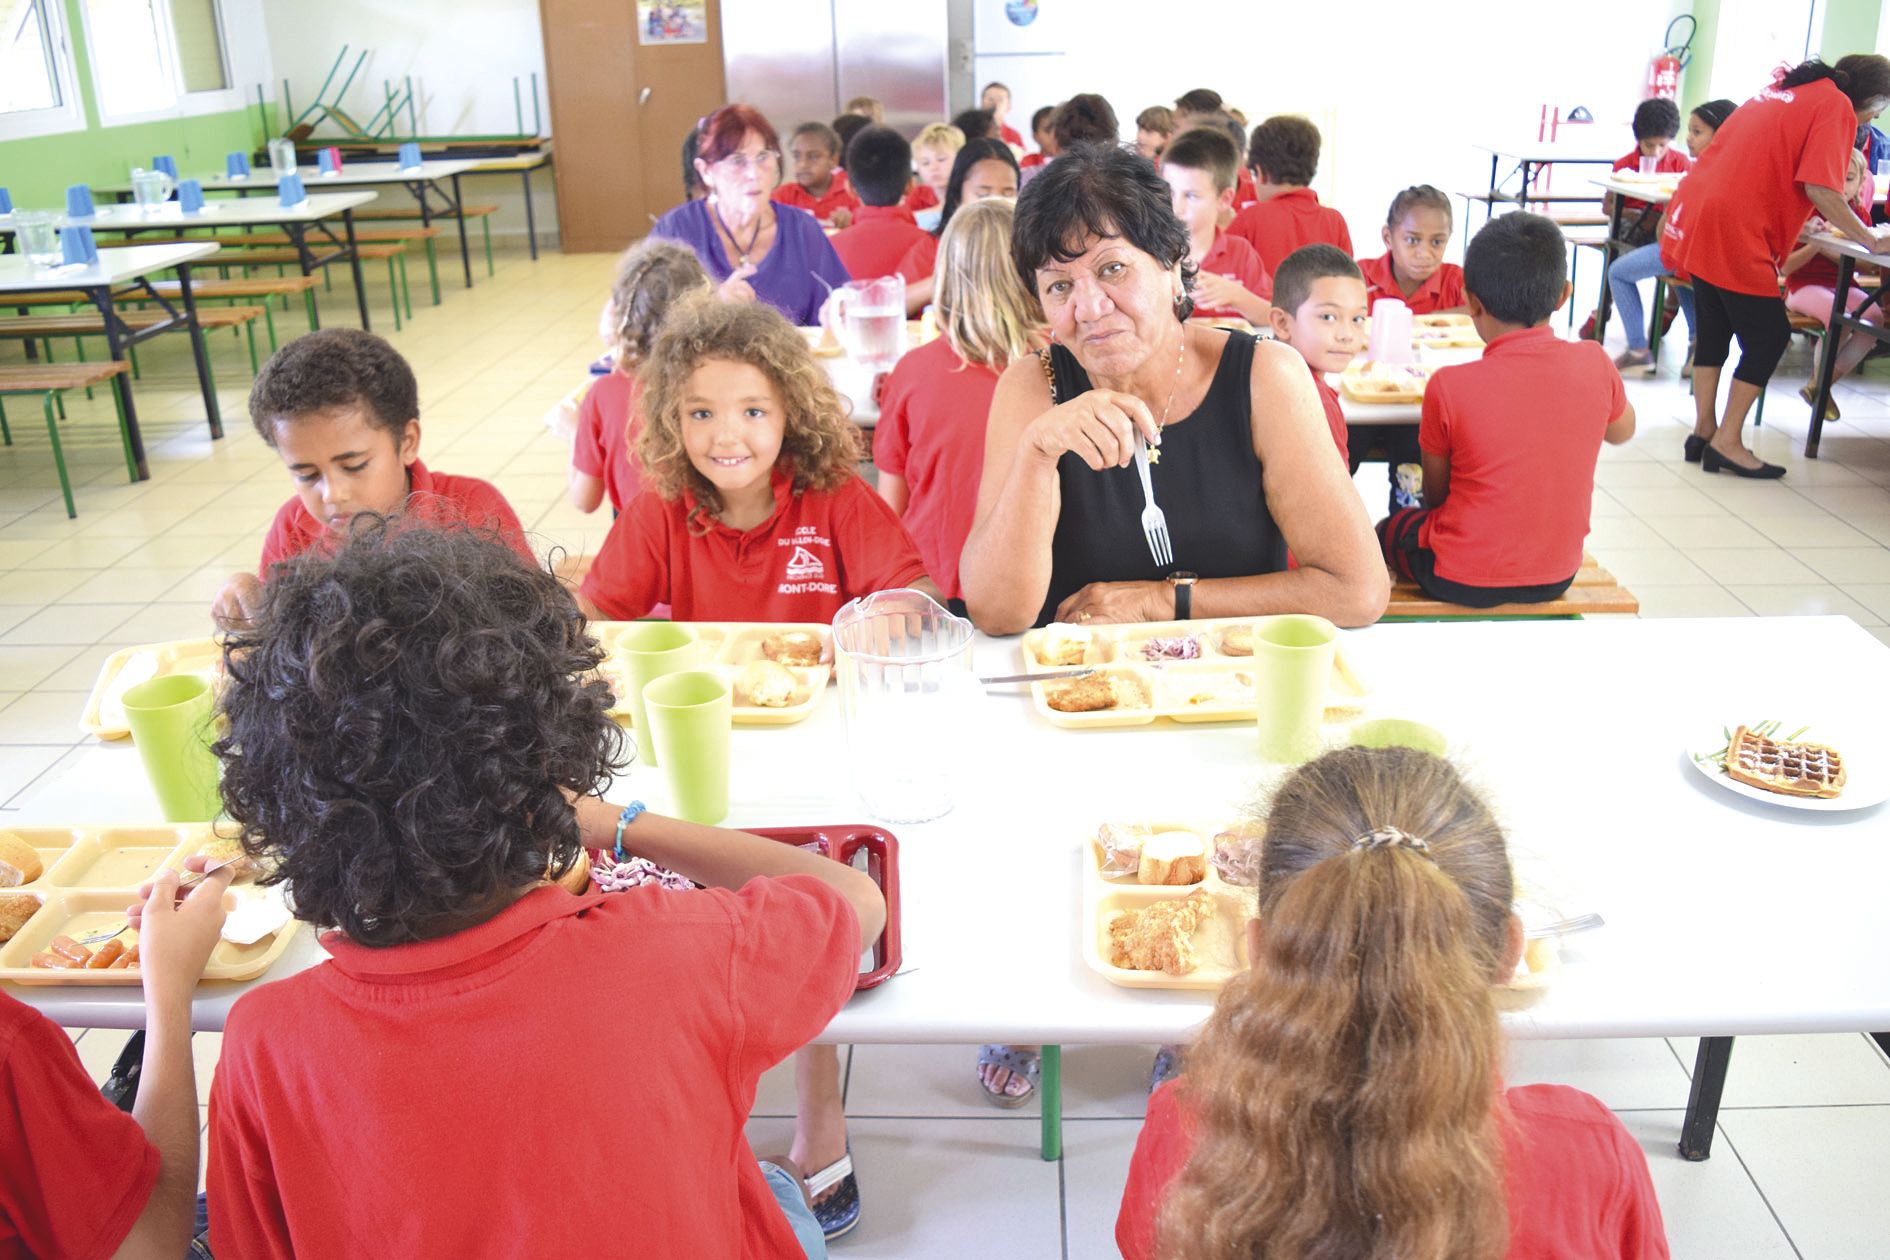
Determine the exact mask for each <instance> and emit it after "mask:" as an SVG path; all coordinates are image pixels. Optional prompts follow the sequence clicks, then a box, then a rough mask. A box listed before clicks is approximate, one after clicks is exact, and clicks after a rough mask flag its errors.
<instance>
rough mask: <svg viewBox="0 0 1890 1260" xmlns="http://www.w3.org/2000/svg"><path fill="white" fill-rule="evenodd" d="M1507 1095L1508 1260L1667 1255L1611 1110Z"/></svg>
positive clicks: (1153, 1110) (1157, 1098) (1136, 1166)
mask: <svg viewBox="0 0 1890 1260" xmlns="http://www.w3.org/2000/svg"><path fill="white" fill-rule="evenodd" d="M1505 1103H1506V1107H1505V1110H1506V1111H1507V1113H1508V1114H1507V1116H1506V1117H1505V1119H1506V1121H1507V1122H1506V1123H1503V1124H1502V1126H1501V1127H1502V1132H1503V1180H1504V1198H1505V1199H1506V1200H1507V1202H1508V1205H1509V1250H1508V1251H1507V1252H1506V1253H1505V1255H1506V1257H1507V1260H1549V1258H1550V1257H1557V1258H1560V1257H1582V1258H1583V1260H1602V1258H1603V1257H1605V1258H1606V1260H1667V1255H1668V1252H1667V1231H1666V1227H1665V1226H1664V1225H1663V1224H1662V1223H1661V1219H1660V1203H1659V1201H1658V1200H1657V1199H1655V1197H1654V1182H1653V1178H1652V1176H1650V1175H1649V1173H1648V1171H1647V1156H1646V1155H1644V1154H1643V1153H1642V1152H1641V1148H1640V1145H1639V1143H1637V1142H1635V1140H1634V1138H1633V1135H1632V1134H1630V1133H1629V1132H1628V1131H1627V1128H1626V1126H1624V1125H1623V1124H1622V1123H1621V1121H1620V1120H1618V1119H1616V1118H1615V1115H1614V1113H1613V1112H1611V1111H1609V1110H1608V1109H1607V1108H1606V1107H1604V1106H1602V1105H1601V1104H1600V1103H1599V1102H1598V1101H1596V1100H1595V1099H1594V1098H1592V1097H1591V1096H1589V1095H1587V1094H1584V1093H1583V1092H1582V1091H1580V1090H1578V1089H1571V1088H1570V1087H1568V1086H1567V1085H1519V1086H1517V1087H1515V1088H1514V1089H1510V1090H1507V1091H1506V1092H1505ZM1194 1124H1195V1122H1194V1118H1193V1116H1191V1115H1190V1114H1189V1113H1188V1112H1187V1110H1186V1109H1185V1106H1184V1104H1183V1103H1182V1102H1181V1101H1180V1099H1179V1098H1178V1097H1177V1095H1176V1089H1175V1084H1174V1083H1172V1082H1171V1083H1169V1084H1166V1085H1163V1086H1162V1087H1161V1088H1160V1089H1157V1090H1156V1091H1155V1093H1154V1094H1153V1095H1151V1096H1150V1098H1149V1100H1148V1118H1147V1119H1145V1120H1143V1121H1142V1135H1141V1136H1140V1137H1139V1138H1137V1139H1136V1143H1135V1154H1134V1156H1132V1157H1131V1158H1130V1160H1129V1180H1128V1184H1127V1186H1125V1187H1124V1189H1123V1192H1122V1209H1121V1211H1120V1213H1119V1214H1118V1215H1117V1217H1116V1245H1117V1246H1118V1247H1120V1248H1121V1249H1122V1254H1123V1256H1124V1257H1125V1260H1148V1258H1149V1257H1152V1256H1153V1255H1154V1254H1155V1219H1156V1214H1157V1212H1159V1211H1160V1209H1161V1206H1162V1201H1163V1200H1164V1199H1165V1198H1166V1197H1167V1194H1168V1189H1169V1187H1170V1186H1171V1185H1172V1184H1173V1183H1174V1180H1175V1178H1176V1177H1177V1176H1178V1175H1179V1174H1180V1173H1181V1170H1182V1168H1183V1167H1184V1166H1185V1165H1186V1164H1187V1162H1188V1156H1189V1154H1190V1153H1192V1151H1193V1150H1194V1143H1195V1136H1194ZM214 1201H215V1200H214V1198H213V1199H212V1202H214Z"/></svg>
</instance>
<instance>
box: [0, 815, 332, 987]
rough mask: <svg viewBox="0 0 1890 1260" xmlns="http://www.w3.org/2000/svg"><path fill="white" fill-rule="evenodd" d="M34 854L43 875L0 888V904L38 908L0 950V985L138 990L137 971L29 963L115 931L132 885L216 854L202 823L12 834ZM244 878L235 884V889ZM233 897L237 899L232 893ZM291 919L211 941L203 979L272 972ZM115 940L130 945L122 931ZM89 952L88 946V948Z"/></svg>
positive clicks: (129, 934)
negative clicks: (63, 944) (53, 946)
mask: <svg viewBox="0 0 1890 1260" xmlns="http://www.w3.org/2000/svg"><path fill="white" fill-rule="evenodd" d="M8 831H9V833H10V834H12V835H15V836H18V837H19V838H20V839H21V840H24V841H25V842H26V843H27V844H28V845H30V846H31V847H32V848H34V849H36V850H37V851H38V852H39V855H40V858H41V860H42V861H44V862H45V863H46V870H45V872H44V873H43V874H41V876H40V877H39V878H38V879H36V880H34V881H33V882H32V883H30V884H25V885H22V886H21V887H19V888H10V889H0V900H6V899H8V898H12V897H31V898H33V899H34V900H36V901H38V902H39V903H40V905H39V909H38V910H37V911H35V912H34V914H33V917H32V918H30V919H28V920H27V921H26V922H25V923H24V924H23V925H22V926H21V927H20V930H19V931H17V932H15V933H14V934H13V939H12V940H10V941H7V942H6V943H4V944H0V980H7V981H11V982H13V983H15V984H84V985H99V984H116V985H126V984H138V983H140V977H139V971H138V968H136V967H127V968H123V969H121V970H118V971H111V970H105V969H101V970H97V971H88V970H65V969H60V968H51V967H34V966H32V965H30V962H29V960H30V959H31V958H32V957H33V955H34V954H37V953H39V952H40V951H41V950H43V949H45V948H46V947H47V946H48V945H49V944H50V943H51V942H52V939H53V937H55V936H73V937H79V936H86V935H88V934H90V933H93V932H99V931H104V930H105V929H107V928H111V927H116V926H117V925H118V924H120V923H122V922H124V920H125V910H126V909H127V908H128V907H129V906H130V905H131V904H132V902H133V901H135V900H136V899H137V891H138V885H139V884H142V883H144V882H145V881H146V880H147V879H149V878H150V877H151V875H152V874H153V873H154V872H156V871H157V870H159V869H160V868H162V867H166V866H168V867H171V868H172V869H175V870H182V869H183V865H184V860H185V859H186V858H189V857H191V856H193V855H194V854H197V853H201V852H204V851H205V850H206V849H208V848H211V847H212V846H216V847H219V848H221V847H223V846H224V845H226V844H227V843H228V842H227V841H222V840H219V839H218V838H217V837H216V836H215V835H214V834H213V832H212V829H211V824H209V823H183V824H162V825H158V826H150V827H13V828H9V829H8ZM247 878H248V877H240V878H239V880H238V883H239V885H241V884H242V883H243V882H244V881H245V880H246V879H247ZM239 895H240V893H239ZM300 926H301V925H300V923H298V922H297V921H296V920H294V919H290V920H289V921H288V923H286V924H285V925H283V926H282V927H280V928H277V929H276V930H275V931H274V932H271V933H270V934H269V935H267V936H265V937H263V938H262V939H261V940H259V941H257V942H256V943H254V944H252V945H238V944H236V943H235V942H233V941H228V940H219V941H218V942H217V944H216V948H215V949H213V950H211V951H210V961H209V963H208V965H206V966H205V967H204V969H203V978H204V979H205V980H253V979H255V978H256V977H257V976H260V975H261V974H262V973H263V972H265V971H267V970H269V968H270V967H271V966H272V965H274V963H275V961H276V959H278V958H280V957H282V953H283V951H284V950H286V949H287V948H288V947H289V941H290V940H291V939H292V938H293V937H294V935H295V933H296V930H297V929H298V928H299V927H300ZM117 939H118V940H120V941H122V942H124V943H125V944H126V945H133V944H136V943H137V939H138V934H137V933H136V932H135V931H131V930H126V931H125V932H123V933H121V934H120V935H119V936H118V937H117ZM94 948H96V946H95V947H94Z"/></svg>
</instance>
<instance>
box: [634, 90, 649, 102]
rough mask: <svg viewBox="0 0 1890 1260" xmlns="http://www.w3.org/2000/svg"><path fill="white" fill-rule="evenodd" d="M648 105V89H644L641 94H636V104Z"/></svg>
mask: <svg viewBox="0 0 1890 1260" xmlns="http://www.w3.org/2000/svg"><path fill="white" fill-rule="evenodd" d="M649 103H650V89H648V88H644V89H643V90H642V91H641V92H638V93H637V104H639V105H648V104H649Z"/></svg>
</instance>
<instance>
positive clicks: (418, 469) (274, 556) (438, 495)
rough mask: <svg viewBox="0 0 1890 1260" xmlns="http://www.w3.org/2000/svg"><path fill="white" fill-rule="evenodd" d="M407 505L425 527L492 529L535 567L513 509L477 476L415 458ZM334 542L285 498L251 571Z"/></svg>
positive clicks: (297, 503) (296, 501)
mask: <svg viewBox="0 0 1890 1260" xmlns="http://www.w3.org/2000/svg"><path fill="white" fill-rule="evenodd" d="M407 480H408V487H407V503H406V506H405V508H404V509H403V511H405V512H406V513H407V515H408V516H409V517H411V518H412V519H414V520H419V521H424V522H426V523H427V524H429V525H440V526H447V525H469V526H471V527H472V528H474V529H482V530H486V529H489V530H494V531H496V532H497V533H498V535H499V537H500V538H501V539H502V540H503V541H504V542H505V543H506V545H508V546H509V547H511V548H512V550H514V551H516V552H518V554H519V555H521V556H523V557H525V559H526V560H528V561H530V562H531V563H532V564H534V565H536V564H537V563H538V557H537V556H534V555H533V554H532V549H531V547H530V545H528V544H527V543H526V541H525V528H524V526H522V525H520V524H519V523H518V513H516V512H514V511H513V510H512V505H511V504H509V503H507V502H506V501H505V496H504V495H502V494H500V493H499V491H498V488H497V487H495V486H494V485H493V484H492V483H491V482H489V481H481V480H479V478H477V477H455V476H452V475H450V474H448V473H436V472H430V471H428V469H427V466H426V465H425V464H423V463H421V462H420V461H419V460H417V459H416V460H414V461H413V463H411V464H409V465H408V466H407ZM336 541H339V540H338V539H337V537H336V535H335V533H334V531H332V530H330V529H329V528H328V526H327V523H326V522H324V521H318V520H316V519H315V518H314V517H313V516H310V515H309V512H308V509H307V508H306V507H304V506H302V500H301V497H300V496H296V497H294V498H291V499H290V500H289V501H288V502H287V503H285V504H283V505H282V507H281V509H280V510H278V511H277V512H276V519H275V520H274V521H272V522H271V523H270V525H269V533H268V535H267V536H266V537H265V538H264V539H263V549H262V563H261V564H260V565H259V566H258V567H257V575H258V576H259V577H262V578H264V579H265V580H266V579H267V578H268V577H269V566H270V565H273V564H278V563H280V562H281V561H284V560H289V559H293V558H294V557H296V556H299V555H301V554H302V553H303V552H304V551H307V550H308V549H309V548H310V547H312V546H314V545H316V544H317V543H322V544H324V545H327V544H330V543H333V542H336Z"/></svg>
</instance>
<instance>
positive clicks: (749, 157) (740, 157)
mask: <svg viewBox="0 0 1890 1260" xmlns="http://www.w3.org/2000/svg"><path fill="white" fill-rule="evenodd" d="M716 165H717V166H719V167H721V168H722V169H723V170H725V171H728V172H730V173H731V174H744V175H745V174H747V173H748V172H749V171H750V170H757V171H771V170H773V169H774V168H775V167H777V166H779V165H781V154H780V153H779V152H778V151H776V150H774V149H763V150H762V151H761V152H759V153H752V154H751V153H731V154H729V155H728V156H727V157H725V158H723V159H722V160H721V161H719V162H717V163H716Z"/></svg>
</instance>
